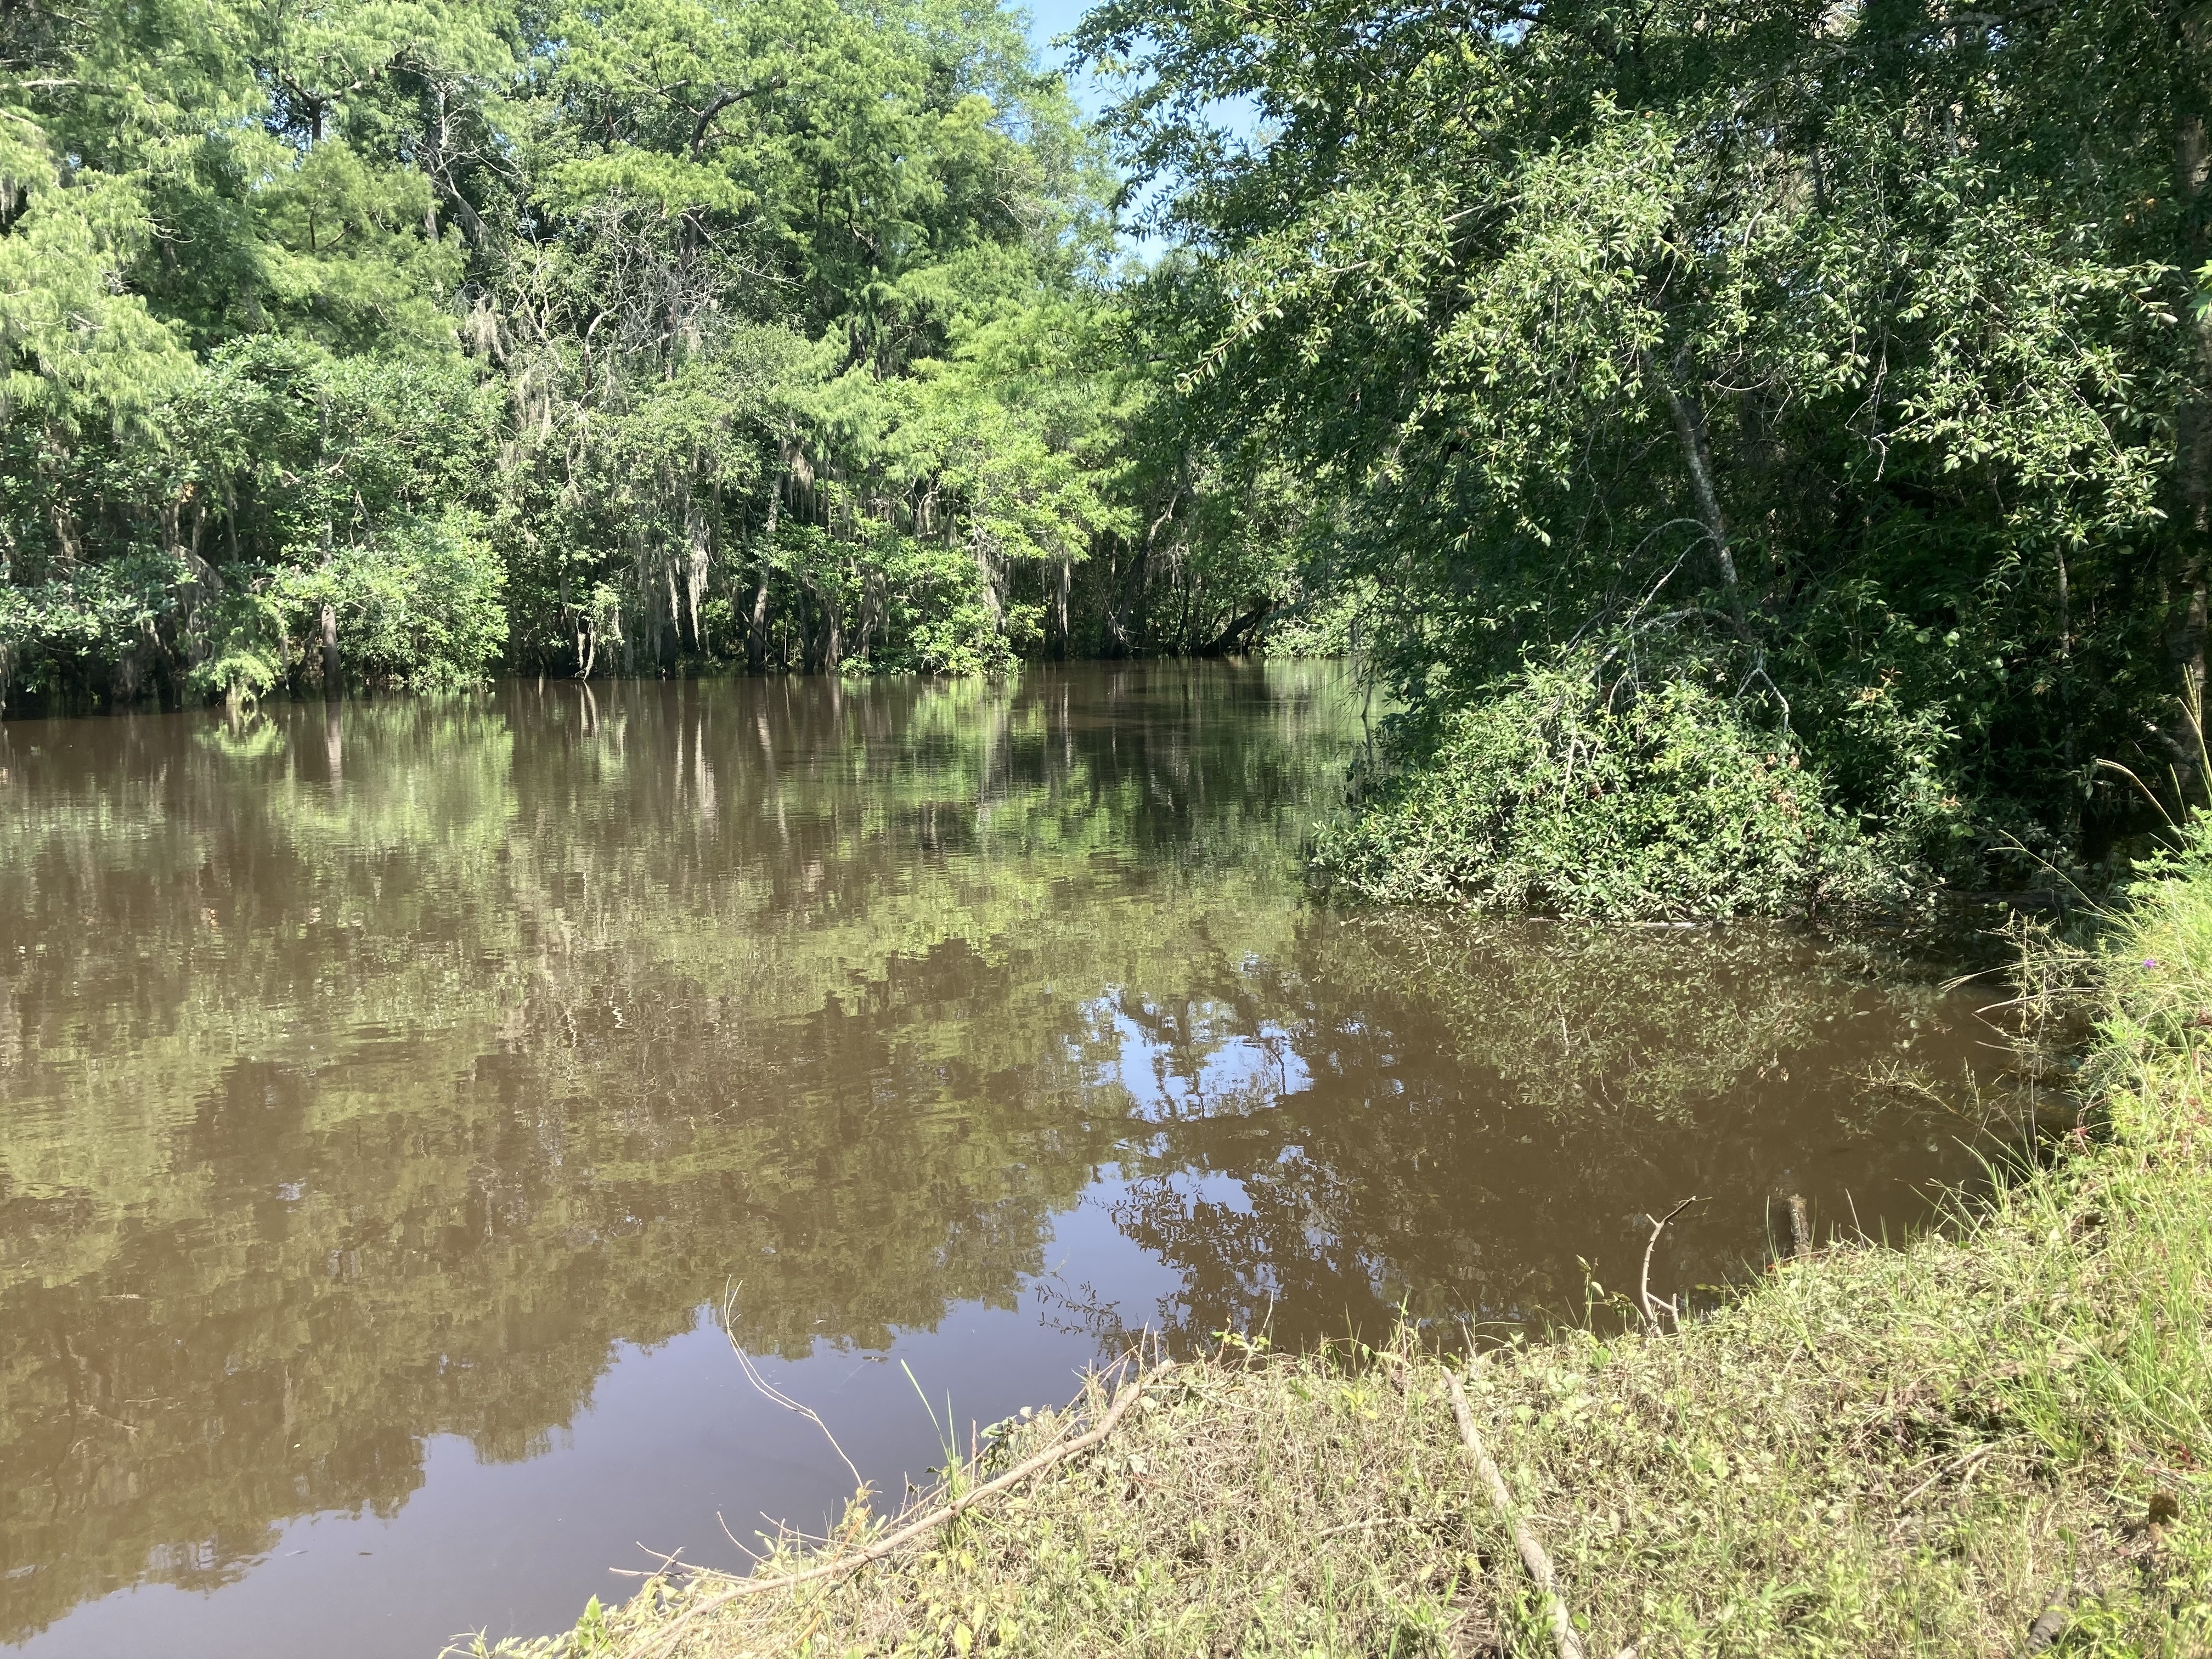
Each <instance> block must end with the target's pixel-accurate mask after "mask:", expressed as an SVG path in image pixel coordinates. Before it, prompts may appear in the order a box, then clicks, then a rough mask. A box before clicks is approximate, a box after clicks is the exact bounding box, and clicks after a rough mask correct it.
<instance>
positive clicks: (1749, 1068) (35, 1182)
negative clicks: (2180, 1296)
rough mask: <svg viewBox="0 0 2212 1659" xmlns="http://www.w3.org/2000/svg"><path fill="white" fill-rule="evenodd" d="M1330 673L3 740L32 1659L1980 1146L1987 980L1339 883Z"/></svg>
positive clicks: (221, 1650) (333, 1621) (780, 1467)
mask: <svg viewBox="0 0 2212 1659" xmlns="http://www.w3.org/2000/svg"><path fill="white" fill-rule="evenodd" d="M1361 740H1362V726H1361V715H1360V706H1359V704H1358V701H1357V700H1356V699H1355V698H1354V696H1352V694H1351V692H1350V690H1349V689H1348V688H1347V685H1346V682H1345V681H1344V679H1343V678H1342V675H1341V672H1340V671H1339V670H1338V669H1336V668H1334V667H1333V666H1331V665H1297V664H1293V665H1267V666H1261V665H1244V666H1238V665H1195V666H1193V665H1104V666H1101V665H1081V666H1077V667H1073V668H1069V669H1065V670H1054V669H1032V670H1030V671H1028V672H1026V673H1025V674H1024V675H1023V676H1022V677H1021V678H1020V679H1019V680H1018V682H1017V683H1015V684H1011V685H1006V686H994V685H987V684H933V683H924V682H910V681H907V682H880V683H848V684H838V683H836V682H835V681H825V680H820V679H814V680H782V681H754V682H745V681H738V682H720V683H641V684H612V685H609V684H601V685H598V686H595V687H592V688H590V689H588V690H587V689H586V688H583V687H580V686H578V685H575V684H540V685H532V684H510V685H504V686H501V687H497V688H494V689H492V690H487V691H485V692H483V693H481V694H478V695H473V696H464V697H458V698H453V699H449V700H442V701H441V700H421V701H405V700H393V701H383V702H377V701H372V702H355V703H347V704H345V705H343V706H337V705H332V706H331V707H330V708H325V707H323V706H321V705H312V706H310V705H275V706H271V707H270V708H268V709H266V710H264V711H263V712H262V713H260V714H257V715H254V716H252V717H250V718H248V719H246V720H226V719H225V718H224V717H223V716H222V715H221V714H219V713H214V712H191V713H184V714H131V715H118V716H112V717H106V718H94V719H83V720H13V721H9V722H6V723H5V724H0V1644H9V1645H10V1646H11V1649H12V1650H15V1651H18V1652H20V1653H21V1654H24V1655H27V1656H36V1659H61V1656H89V1655H103V1656H104V1655H118V1654H124V1653H158V1654H161V1655H162V1656H164V1659H198V1656H210V1659H213V1656H222V1659H260V1656H269V1659H276V1656H280V1655H281V1656H287V1659H289V1656H295V1655H297V1654H299V1653H301V1652H313V1653H314V1654H316V1655H317V1656H318V1659H371V1656H374V1659H393V1656H410V1659H430V1656H432V1655H434V1654H435V1653H436V1652H437V1651H438V1650H439V1648H440V1647H441V1644H443V1643H445V1642H446V1641H447V1639H448V1638H452V1637H453V1636H455V1635H456V1634H459V1633H461V1632H473V1631H477V1630H487V1631H489V1633H490V1634H491V1635H492V1636H493V1637H494V1638H497V1637H499V1636H501V1635H503V1634H507V1633H510V1632H513V1633H523V1634H529V1633H538V1632H545V1631H549V1630H553V1629H556V1628H559V1627H562V1626H566V1625H567V1624H568V1623H569V1622H571V1621H572V1620H574V1617H575V1616H576V1614H577V1613H578V1612H579V1611H580V1608H581V1607H582V1605H583V1603H584V1601H585V1600H586V1597H588V1596H591V1595H599V1596H601V1597H602V1598H612V1597H616V1596H619V1595H623V1594H624V1593H625V1588H626V1587H627V1586H629V1585H631V1584H634V1583H635V1580H634V1579H629V1578H624V1577H620V1576H619V1575H618V1573H617V1571H614V1570H617V1569H629V1570H632V1571H635V1570H639V1569H642V1568H645V1567H647V1566H649V1565H651V1564H652V1561H653V1559H654V1558H653V1555H652V1554H651V1553H648V1552H662V1553H665V1552H675V1551H680V1552H682V1554H683V1557H684V1559H687V1560H690V1561H696V1562H701V1563H704V1564H707V1565H714V1566H720V1567H735V1566H739V1565H742V1564H743V1563H744V1559H745V1558H744V1556H743V1554H741V1553H740V1546H741V1544H742V1545H752V1544H755V1543H756V1542H757V1534H759V1533H761V1532H762V1531H763V1529H765V1528H768V1527H769V1524H770V1522H769V1519H766V1518H764V1517H773V1518H775V1519H776V1520H783V1521H789V1522H794V1523H797V1524H800V1525H803V1526H805V1527H808V1528H819V1527H820V1526H821V1525H822V1524H823V1521H824V1517H825V1516H834V1515H835V1514H836V1511H837V1510H838V1508H839V1506H840V1504H841V1503H842V1498H843V1497H844V1495H845V1493H846V1492H848V1491H849V1490H850V1488H851V1486H852V1485H853V1475H852V1474H850V1473H848V1469H847V1467H846V1464H845V1462H843V1461H842V1458H841V1454H840V1452H839V1451H838V1450H837V1449H835V1448H833V1446H832V1444H831V1442H830V1439H829V1435H825V1433H824V1432H823V1429H822V1428H817V1426H816V1425H815V1424H814V1423H812V1422H811V1421H809V1420H807V1419H805V1418H803V1417H801V1416H799V1415H796V1414H794V1413H793V1412H791V1411H789V1410H787V1409H786V1408H785V1407H782V1406H781V1405H780V1404H778V1403H777V1402H776V1401H775V1400H773V1399H771V1398H770V1397H769V1395H768V1394H767V1393H765V1392H763V1389H760V1388H757V1387H756V1386H755V1385H754V1384H753V1383H751V1382H750V1381H749V1380H748V1378H747V1376H746V1375H745V1370H744V1365H743V1364H741V1363H740V1361H739V1358H738V1353H737V1352H735V1351H734V1349H733V1346H732V1343H733V1340H734V1342H735V1343H736V1344H737V1345H741V1346H742V1347H743V1349H744V1352H745V1353H746V1354H747V1355H749V1356H750V1358H751V1359H752V1361H753V1362H754V1364H755V1365H756V1367H757V1372H758V1375H759V1376H760V1378H761V1380H762V1382H763V1383H765V1384H767V1385H769V1387H772V1388H773V1389H776V1390H779V1391H781V1393H782V1394H783V1395H787V1396H788V1398H789V1399H791V1400H792V1401H796V1402H797V1403H799V1404H800V1405H803V1406H805V1407H807V1408H809V1409H810V1410H811V1411H812V1412H813V1413H817V1415H818V1417H819V1419H821V1422H822V1424H823V1425H826V1428H827V1430H828V1431H829V1434H833V1435H834V1437H835V1439H836V1443H837V1445H838V1446H841V1447H842V1454H843V1455H846V1456H849V1457H850V1459H851V1461H852V1462H853V1464H854V1465H855V1466H856V1467H857V1468H858V1471H859V1473H860V1474H861V1475H863V1476H864V1477H866V1479H867V1480H869V1481H870V1482H872V1485H873V1486H875V1488H876V1489H877V1491H878V1492H880V1493H882V1494H884V1498H885V1500H886V1501H889V1502H896V1500H897V1498H898V1497H899V1495H900V1493H901V1491H902V1483H903V1482H904V1481H906V1480H909V1479H911V1480H916V1481H920V1480H926V1479H927V1471H928V1469H929V1468H931V1466H933V1465H934V1464H939V1463H942V1462H944V1461H945V1455H946V1454H945V1450H944V1449H943V1448H944V1444H945V1437H947V1436H948V1435H949V1437H950V1439H951V1442H952V1443H955V1444H957V1445H958V1446H961V1447H963V1448H964V1447H965V1445H966V1444H967V1443H968V1441H969V1436H970V1434H971V1432H972V1429H971V1425H975V1424H988V1423H989V1422H991V1421H993V1420H994V1419H999V1418H1001V1417H1004V1416H1006V1415H1007V1414H1008V1413H1012V1412H1015V1411H1016V1410H1018V1408H1019V1407H1023V1406H1025V1405H1032V1404H1037V1403H1042V1402H1046V1401H1061V1400H1064V1399H1066V1397H1068V1396H1069V1395H1071V1394H1072V1393H1073V1390H1074V1388H1075V1377H1076V1376H1077V1375H1078V1374H1079V1371H1080V1370H1082V1369H1083V1368H1084V1367H1085V1365H1087V1364H1091V1363H1093V1362H1094V1361H1096V1360H1097V1359H1098V1358H1100V1357H1101V1356H1102V1355H1106V1354H1110V1353H1112V1352H1116V1351H1117V1349H1118V1346H1119V1345H1120V1344H1121V1343H1122V1342H1124V1341H1125V1340H1127V1335H1128V1334H1129V1333H1131V1332H1133V1331H1136V1330H1139V1329H1141V1328H1147V1327H1149V1328H1152V1329H1154V1330H1156V1331H1159V1332H1161V1333H1163V1334H1164V1341H1165V1342H1166V1344H1167V1345H1168V1346H1170V1347H1171V1348H1174V1349H1177V1350H1181V1351H1186V1352H1188V1351H1194V1350H1210V1349H1212V1347H1213V1346H1216V1345H1217V1344H1218V1340H1219V1334H1220V1333H1221V1332H1224V1331H1237V1332H1240V1333H1249V1334H1258V1335H1264V1336H1265V1337H1267V1339H1268V1340H1272V1341H1273V1343H1275V1344H1276V1345H1277V1346H1291V1345H1297V1344H1304V1343H1310V1342H1313V1341H1316V1340H1322V1339H1325V1338H1328V1337H1331V1336H1342V1335H1345V1334H1347V1333H1358V1334H1365V1335H1369V1336H1375V1335H1379V1334H1383V1332H1385V1331H1387V1330H1388V1329H1389V1327H1390V1325H1391V1323H1392V1322H1393V1321H1394V1319H1395V1317H1397V1313H1398V1310H1399V1309H1400V1308H1401V1306H1402V1307H1403V1308H1404V1309H1405V1310H1407V1313H1408V1315H1409V1316H1412V1317H1413V1318H1416V1319H1419V1320H1421V1321H1423V1322H1426V1323H1427V1324H1428V1325H1429V1326H1430V1328H1431V1329H1432V1330H1433V1331H1434V1332H1436V1333H1437V1334H1438V1336H1439V1338H1440V1339H1441V1338H1442V1337H1443V1336H1445V1335H1448V1334H1453V1333H1456V1332H1457V1331H1459V1330H1460V1329H1461V1328H1462V1325H1464V1326H1467V1327H1470V1328H1476V1329H1479V1330H1482V1331H1485V1332H1487V1333H1489V1334H1503V1333H1509V1332H1510V1331H1511V1330H1513V1329H1516V1328H1530V1329H1534V1328H1537V1327H1539V1326H1540V1325H1541V1321H1542V1320H1543V1319H1544V1318H1546V1317H1560V1316H1566V1317H1581V1316H1583V1313H1584V1310H1585V1309H1586V1308H1589V1306H1590V1305H1591V1303H1592V1300H1593V1298H1595V1299H1596V1300H1597V1302H1598V1303H1599V1304H1600V1305H1599V1306H1598V1307H1597V1308H1596V1310H1595V1312H1596V1316H1599V1317H1607V1316H1611V1315H1609V1314H1608V1313H1607V1309H1606V1307H1605V1306H1604V1305H1602V1304H1603V1303H1604V1301H1605V1299H1606V1298H1607V1297H1617V1296H1619V1295H1620V1294H1622V1293H1625V1292H1628V1291H1633V1290H1634V1288H1635V1281H1636V1275H1637V1272H1638V1264H1639V1262H1640V1260H1641V1257H1642V1255H1643V1251H1644V1245H1645V1243H1646V1241H1647V1239H1648V1237H1649V1234H1650V1225H1649V1223H1648V1221H1647V1220H1646V1219H1645V1217H1646V1216H1647V1215H1648V1214H1650V1213H1654V1212H1663V1211H1664V1210H1666V1209H1667V1208H1668V1207H1669V1206H1672V1205H1673V1204H1674V1201H1675V1200H1679V1199H1681V1198H1685V1197H1687V1196H1690V1195H1692V1194H1696V1195H1699V1197H1700V1198H1701V1200H1703V1201H1702V1202H1700V1203H1699V1204H1697V1205H1695V1206H1692V1208H1690V1209H1689V1210H1688V1211H1686V1212H1684V1214H1683V1215H1682V1216H1681V1217H1680V1218H1679V1219H1678V1220H1677V1221H1676V1222H1675V1223H1674V1225H1672V1226H1671V1227H1670V1228H1669V1229H1668V1232H1667V1234H1666V1236H1665V1237H1664V1238H1663V1239H1662V1243H1661V1245H1660V1247H1659V1249H1657V1251H1656V1253H1655V1258H1654V1268H1653V1288H1654V1290H1655V1291H1658V1292H1660V1293H1662V1294H1668V1295H1671V1294H1676V1293H1686V1294H1688V1295H1689V1296H1691V1297H1692V1298H1693V1299H1695V1298H1697V1297H1700V1296H1702V1295H1705V1294H1708V1292H1703V1291H1699V1289H1698V1288H1697V1287H1699V1286H1700V1285H1706V1286H1710V1285H1718V1284H1721V1283H1723V1282H1726V1281H1731V1280H1740V1279H1742V1278H1743V1277H1744V1276H1746V1275H1747V1274H1748V1273H1757V1272H1759V1271H1760V1270H1761V1268H1762V1267H1763V1265H1764V1264H1765V1262H1766V1261H1768V1260H1770V1259H1771V1253H1772V1241H1773V1239H1774V1238H1775V1237H1777V1236H1780V1237H1782V1238H1784V1239H1785V1240H1786V1238H1787V1237H1788V1223H1787V1220H1786V1208H1785V1206H1786V1203H1787V1199H1788V1196H1789V1195H1790V1194H1802V1195H1803V1196H1804V1198H1805V1199H1806V1200H1808V1206H1809V1208H1810V1212H1811V1214H1812V1217H1813V1219H1814V1225H1815V1227H1816V1229H1817V1230H1819V1231H1821V1232H1822V1233H1823V1234H1825V1233H1826V1232H1827V1231H1830V1230H1832V1229H1838V1228H1841V1229H1846V1230H1848V1229H1863V1230H1865V1231H1868V1232H1869V1233H1873V1234H1876V1235H1880V1234H1881V1233H1882V1232H1884V1231H1887V1233H1888V1234H1890V1235H1891V1236H1895V1235H1896V1234H1898V1233H1899V1231H1902V1230H1903V1229H1905V1228H1907V1227H1909V1226H1911V1225H1917V1224H1919V1223H1921V1222H1922V1221H1923V1220H1924V1219H1925V1218H1926V1217H1927V1216H1928V1215H1929V1210H1930V1205H1931V1202H1932V1201H1933V1200H1932V1196H1931V1195H1932V1194H1934V1193H1935V1192H1936V1189H1937V1188H1938V1186H1939V1185H1940V1184H1942V1183H1945V1182H1960V1181H1964V1180H1967V1179H1969V1178H1971V1177H1972V1175H1973V1173H1974V1171H1975V1169H1976V1167H1977V1166H1976V1164H1975V1159H1974V1156H1973V1154H1972V1152H1971V1151H1970V1150H1969V1149H1968V1144H1967V1143H1968V1142H1969V1141H1970V1140H1971V1139H1972V1133H1971V1129H1970V1127H1969V1123H1968V1117H1969V1116H1970V1115H1971V1113H1970V1111H1969V1107H1968V1103H1971V1102H1972V1099H1973V1098H1974V1095H1975V1088H1976V1085H1974V1084H1973V1082H1972V1077H1974V1076H1980V1077H1983V1078H1985V1079H1987V1078H1994V1077H1996V1074H1997V1071H1998V1069H1999V1068H2000V1067H2001V1066H2002V1052H2001V1048H1999V1046H1998V1045H1996V1042H1995V1038H1994V1036H1993V1033H1992V1031H1991V1030H1990V1028H1988V1027H1987V1026H1985V1025H1984V1024H1981V1023H1980V1022H1979V1021H1978V1019H1977V1018H1976V1017H1975V1013H1974V1007H1975V1004H1976V1002H1977V1000H1981V1001H1986V1000H1989V998H1988V997H1986V996H1984V997H1983V998H1980V999H1977V998H1975V997H1973V996H1972V995H1970V994H1960V993H1956V992H1953V993H1946V992H1945V991H1943V990H1942V988H1941V987H1940V986H1939V985H1938V984H1937V983H1936V981H1935V979H1934V977H1933V976H1932V975H1927V974H1919V973H1911V972H1905V971H1901V970H1900V971H1875V970H1873V969H1869V966H1868V964H1867V962H1866V961H1865V959H1864V958H1863V957H1862V956H1860V955H1858V954H1857V953H1854V952H1849V951H1839V950H1836V949H1832V948H1831V949H1822V948H1816V947H1815V946H1814V945H1811V944H1809V943H1807V942H1806V941H1804V940H1802V939H1796V938H1794V937H1792V936H1790V935H1789V934H1786V933H1778V932H1774V931H1772V930H1767V929H1759V928H1749V927H1739V928H1729V929H1724V930H1719V931H1716V932H1710V933H1708V932H1702V931H1700V932H1687V931H1685V932H1668V931H1663V930H1644V931H1626V930H1607V929H1591V928H1583V927H1558V926H1553V925H1548V924H1542V923H1534V922H1528V923H1519V924H1512V925H1507V924H1500V923H1486V922H1471V921H1468V920H1466V919H1464V918H1455V917H1448V916H1439V915H1374V914H1363V913H1359V912H1355V911H1341V910H1333V909H1331V908H1328V907H1324V906H1317V905H1316V903H1315V902H1313V901H1312V900H1311V898H1310V896H1308V895H1307V894H1306V892H1305V890H1304V887H1303V884H1302V880H1301V873H1300V863H1299V846H1300V842H1301V839H1302V837H1303V836H1304V834H1305V832H1306V829H1307V828H1308V826H1309V825H1310V823H1311V822H1312V821H1313V820H1314V818H1315V817H1316V815H1318V814H1321V813H1324V812H1326V811H1329V810H1330V809H1331V806H1332V803H1334V801H1335V800H1336V799H1339V798H1340V789H1341V781H1342V775H1343V769H1344V767H1345V765H1346V761H1347V759H1348V757H1350V756H1351V755H1352V753H1353V751H1354V750H1356V748H1357V747H1358V744H1359V743H1360V742H1361Z"/></svg>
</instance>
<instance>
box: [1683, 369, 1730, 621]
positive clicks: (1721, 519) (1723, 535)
mask: <svg viewBox="0 0 2212 1659" xmlns="http://www.w3.org/2000/svg"><path fill="white" fill-rule="evenodd" d="M1693 368H1694V362H1693V360H1692V357H1691V356H1690V351H1689V348H1688V347H1684V348H1683V349H1681V350H1680V351H1678V352H1676V353H1675V354H1674V376H1673V378H1672V379H1671V380H1668V383H1667V403H1668V408H1669V409H1671V410H1673V412H1674V431H1675V435H1677V436H1678V437H1680V440H1681V441H1682V462H1683V465H1684V466H1685V467H1686V469H1687V470H1688V471H1689V474H1690V499H1691V501H1692V503H1693V504H1694V505H1695V506H1696V507H1697V512H1698V522H1699V524H1701V525H1703V526H1705V539H1706V540H1707V541H1709V542H1711V544H1712V549H1713V562H1715V563H1716V564H1717V565H1718V566H1719V568H1720V574H1721V589H1722V591H1723V592H1724V593H1725V594H1726V595H1727V596H1728V606H1729V611H1730V613H1731V614H1733V615H1735V616H1736V617H1741V616H1742V614H1743V595H1742V593H1741V592H1740V591H1739V590H1738V588H1737V586H1736V579H1735V553H1734V552H1732V551H1731V550H1729V532H1728V519H1727V517H1726V515H1725V514H1723V513H1722V511H1721V497H1720V489H1719V487H1718V485H1717V483H1716V481H1715V479H1714V476H1713V447H1712V441H1711V437H1710V436H1709V435H1707V433H1706V431H1705V406H1704V405H1703V404H1700V403H1699V401H1698V400H1697V398H1695V397H1693V396H1692V395H1691V393H1690V392H1686V391H1684V390H1683V383H1684V382H1685V381H1686V380H1689V379H1690V378H1691V374H1692V369H1693Z"/></svg>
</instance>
